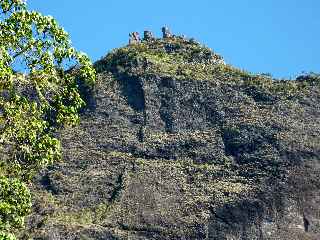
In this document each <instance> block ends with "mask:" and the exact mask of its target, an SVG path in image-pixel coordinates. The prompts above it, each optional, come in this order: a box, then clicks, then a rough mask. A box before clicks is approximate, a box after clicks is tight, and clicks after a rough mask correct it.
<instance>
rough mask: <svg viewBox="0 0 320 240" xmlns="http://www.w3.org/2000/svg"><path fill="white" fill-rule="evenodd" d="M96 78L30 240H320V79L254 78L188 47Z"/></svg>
mask: <svg viewBox="0 0 320 240" xmlns="http://www.w3.org/2000/svg"><path fill="white" fill-rule="evenodd" d="M95 66H96V69H97V71H98V73H99V75H98V80H97V83H96V87H95V90H94V92H93V93H92V96H90V99H91V101H89V104H88V108H87V110H86V111H85V112H84V114H83V116H82V121H81V124H80V126H78V127H76V128H73V129H65V130H63V131H62V132H61V133H59V134H60V136H61V139H62V145H63V153H64V161H63V162H59V163H56V164H55V165H54V166H52V167H50V168H49V169H47V170H46V171H44V172H43V173H42V174H41V175H40V176H39V177H38V178H37V180H36V182H35V184H34V185H33V188H34V191H35V192H36V195H35V201H34V202H35V203H34V209H33V211H34V212H33V214H32V215H31V216H30V217H29V219H28V223H27V230H26V231H25V233H22V236H24V237H25V238H26V237H27V236H29V237H34V239H39V240H40V239H48V240H51V239H52V240H58V239H70V240H71V239H72V240H74V239H216V240H253V239H268V240H275V239H279V240H280V239H292V240H293V239H296V240H303V239H313V240H316V239H320V208H319V206H320V178H319V176H320V137H319V136H320V135H319V134H320V88H319V83H320V80H319V79H317V78H316V77H314V78H312V77H309V78H308V77H305V78H300V79H298V80H296V81H277V80H273V79H271V78H268V77H266V76H259V75H252V74H249V73H246V72H243V71H240V70H237V69H235V68H233V67H231V66H229V65H226V64H225V63H224V62H223V60H222V58H221V57H220V56H219V55H217V54H215V53H213V52H212V51H211V50H209V49H207V48H205V47H203V46H201V45H199V44H197V43H195V42H194V41H189V40H185V39H182V38H172V39H164V40H155V41H153V42H152V43H149V42H143V43H139V44H134V45H130V46H127V47H125V48H121V49H116V50H114V51H113V52H111V53H110V54H109V55H107V56H106V57H105V58H103V59H102V60H100V61H99V62H97V63H96V65H95ZM88 99H89V97H88Z"/></svg>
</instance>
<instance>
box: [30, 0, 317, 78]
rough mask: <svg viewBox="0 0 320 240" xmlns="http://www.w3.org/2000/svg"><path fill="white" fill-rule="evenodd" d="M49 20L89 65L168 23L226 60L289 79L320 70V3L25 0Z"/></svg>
mask: <svg viewBox="0 0 320 240" xmlns="http://www.w3.org/2000/svg"><path fill="white" fill-rule="evenodd" d="M28 5H29V8H30V9H34V10H38V11H40V12H42V13H44V14H46V15H52V16H54V17H55V18H56V19H57V20H58V21H59V23H60V25H62V26H63V27H64V28H65V29H66V30H67V31H68V32H69V33H70V36H71V39H72V42H73V44H74V46H75V47H76V48H77V49H79V50H82V51H84V52H86V53H87V54H88V55H89V56H90V57H91V59H92V60H93V61H95V60H97V59H99V58H100V57H102V56H104V55H105V54H106V53H107V52H109V51H110V50H111V49H112V48H116V47H120V46H123V45H125V44H126V43H127V41H128V33H129V32H133V31H139V32H141V33H142V32H143V30H145V29H148V30H151V31H153V32H154V33H155V34H156V35H157V36H160V28H161V27H162V26H163V25H167V26H169V27H170V28H171V30H172V31H173V32H174V33H175V34H184V35H186V36H188V37H194V38H196V39H197V40H199V41H200V42H202V43H203V44H205V45H207V46H208V47H210V48H212V49H213V50H214V51H215V52H217V53H219V54H221V55H222V56H223V57H224V59H225V61H226V62H227V63H230V64H232V65H234V66H237V67H240V68H242V69H246V70H248V71H251V72H255V73H267V72H269V73H272V74H273V75H274V76H275V77H279V78H280V77H294V76H295V75H297V74H299V73H301V72H302V71H315V72H320V60H319V56H320V0H197V1H195V0H193V1H191V0H160V1H153V0H135V1H132V0H126V1H125V0H89V1H88V0H54V1H53V0H46V1H44V0H28Z"/></svg>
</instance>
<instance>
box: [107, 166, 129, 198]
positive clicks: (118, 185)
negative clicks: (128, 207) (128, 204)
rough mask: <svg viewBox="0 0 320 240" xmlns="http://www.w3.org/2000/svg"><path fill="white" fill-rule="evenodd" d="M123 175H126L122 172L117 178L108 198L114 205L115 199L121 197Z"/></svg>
mask: <svg viewBox="0 0 320 240" xmlns="http://www.w3.org/2000/svg"><path fill="white" fill-rule="evenodd" d="M125 175H126V171H124V172H122V173H121V174H120V175H119V176H118V178H117V181H116V184H115V187H114V189H113V191H112V193H111V196H110V198H109V202H110V203H114V202H115V201H116V200H117V199H119V197H120V195H121V191H122V189H123V188H124V181H125Z"/></svg>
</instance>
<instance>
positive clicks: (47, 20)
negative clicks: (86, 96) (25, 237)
mask: <svg viewBox="0 0 320 240" xmlns="http://www.w3.org/2000/svg"><path fill="white" fill-rule="evenodd" d="M70 69H76V71H71V70H70ZM94 80H95V70H94V69H93V67H92V64H91V62H90V60H89V58H88V57H87V56H86V55H85V54H83V53H81V52H78V51H76V50H75V49H74V48H73V47H72V45H71V42H70V40H69V37H68V34H67V33H66V32H65V31H64V29H63V28H61V27H60V26H59V25H58V23H57V21H56V20H55V19H54V18H53V17H51V16H43V15H42V14H40V13H38V12H35V11H29V10H27V8H26V3H25V1H23V0H0V177H1V178H0V196H1V194H3V192H4V191H5V190H4V189H5V188H6V186H7V185H6V184H7V183H8V182H11V183H13V182H14V183H16V184H14V185H13V187H15V189H16V190H17V191H18V189H20V190H21V189H24V188H25V187H26V185H25V184H24V183H23V182H26V181H28V180H29V179H30V178H31V177H32V175H33V174H34V173H35V172H36V171H37V170H39V169H40V168H42V167H44V166H47V165H48V164H50V163H52V162H53V161H54V160H56V159H59V158H60V157H61V150H60V142H59V140H58V139H57V138H56V137H54V132H55V131H56V130H57V128H59V127H62V126H66V125H69V126H73V125H75V124H77V123H78V122H79V114H78V112H79V110H80V109H81V108H82V107H83V106H84V105H85V103H84V101H83V99H82V97H81V94H80V90H79V86H78V84H79V82H81V83H82V85H84V86H86V87H87V88H89V89H90V88H91V87H92V86H93V83H94ZM18 182H19V184H20V185H19V184H18ZM20 190H19V191H20ZM9 193H12V194H13V195H12V196H11V195H10V194H9ZM9 193H7V194H6V198H0V240H1V239H11V238H10V236H9V235H8V232H9V230H10V228H14V227H18V225H19V224H16V223H15V222H14V219H17V218H16V217H14V214H16V213H14V211H9V210H8V209H9V208H10V206H9V205H8V204H7V203H8V199H9V200H10V198H12V199H11V200H12V202H14V203H16V204H17V206H16V208H17V209H19V208H21V206H22V205H21V206H20V205H19V204H20V203H19V201H16V200H14V197H15V196H14V194H15V190H14V189H13V190H12V191H9ZM21 194H24V196H25V201H26V202H24V204H25V205H24V206H27V205H28V204H29V202H28V199H29V198H28V193H27V191H25V190H24V191H23V193H22V192H21ZM6 199H7V200H6ZM29 201H30V199H29ZM9 202H10V201H9ZM18 205H19V206H18ZM6 208H7V210H8V211H7V210H5V209H6ZM23 209H24V210H23V211H20V212H19V214H18V215H17V216H19V217H18V218H19V219H20V220H19V222H20V223H21V222H23V221H21V217H23V216H25V215H26V214H27V213H28V211H27V210H26V209H25V208H23ZM4 212H6V216H5V215H4ZM10 214H12V216H11V217H10V216H9V215H10ZM4 221H6V223H5V225H6V227H5V228H4V227H3V225H4V223H3V222H4ZM9 222H10V223H9ZM20 225H21V224H20ZM4 230H5V231H6V233H1V231H4ZM1 234H2V235H1ZM5 234H6V235H5ZM3 236H5V237H3Z"/></svg>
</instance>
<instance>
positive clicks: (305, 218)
mask: <svg viewBox="0 0 320 240" xmlns="http://www.w3.org/2000/svg"><path fill="white" fill-rule="evenodd" d="M303 226H304V231H305V232H309V227H310V221H309V219H308V218H307V217H306V215H305V214H304V213H303Z"/></svg>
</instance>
